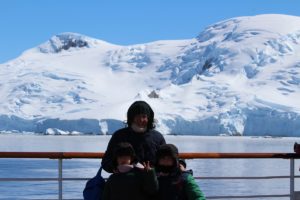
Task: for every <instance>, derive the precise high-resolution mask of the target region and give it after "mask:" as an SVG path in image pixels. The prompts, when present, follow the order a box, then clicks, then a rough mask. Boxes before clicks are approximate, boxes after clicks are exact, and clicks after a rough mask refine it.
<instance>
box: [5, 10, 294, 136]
mask: <svg viewBox="0 0 300 200" xmlns="http://www.w3.org/2000/svg"><path fill="white" fill-rule="evenodd" d="M140 99H142V100H145V101H147V102H148V103H149V104H150V105H151V106H152V107H153V109H154V111H155V118H156V119H157V122H158V123H157V128H158V130H160V131H161V132H162V133H164V134H169V133H173V134H193V135H219V134H229V135H236V134H238V135H239V134H242V135H272V136H300V101H299V99H300V17H296V16H287V15H275V14H272V15H258V16H251V17H238V18H233V19H229V20H225V21H222V22H219V23H216V24H213V25H211V26H209V27H207V28H206V29H205V30H203V31H202V32H201V33H200V34H199V35H198V36H197V37H195V38H193V39H189V40H176V41H174V40H173V41H172V40H169V41H156V42H152V43H146V44H137V45H130V46H119V45H114V44H110V43H107V42H105V41H102V40H97V39H93V38H90V37H87V36H83V35H80V34H75V33H63V34H59V35H56V36H53V37H52V38H51V39H50V40H49V41H47V42H45V43H44V44H41V45H39V46H38V47H35V48H32V49H29V50H27V51H25V52H24V53H23V54H22V55H21V56H20V57H18V58H16V59H14V60H11V61H9V62H7V63H4V64H1V65H0V101H1V107H0V131H12V132H14V131H17V132H38V133H48V134H53V133H57V134H59V133H77V132H81V133H94V134H106V133H112V132H113V131H114V130H116V129H118V128H120V127H123V126H124V124H123V121H124V120H125V119H126V111H127V109H128V107H129V105H130V104H131V103H132V102H133V101H135V100H140Z"/></svg>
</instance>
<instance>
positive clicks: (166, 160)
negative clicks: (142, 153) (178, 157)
mask: <svg viewBox="0 0 300 200" xmlns="http://www.w3.org/2000/svg"><path fill="white" fill-rule="evenodd" d="M173 162H174V160H173V158H172V157H171V156H164V157H161V158H160V159H159V160H158V164H159V165H162V166H173Z"/></svg>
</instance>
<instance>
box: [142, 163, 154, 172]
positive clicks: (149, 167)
mask: <svg viewBox="0 0 300 200" xmlns="http://www.w3.org/2000/svg"><path fill="white" fill-rule="evenodd" d="M143 165H144V170H146V171H149V170H151V169H152V168H151V166H150V161H147V162H143Z"/></svg>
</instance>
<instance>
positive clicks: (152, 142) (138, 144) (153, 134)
mask: <svg viewBox="0 0 300 200" xmlns="http://www.w3.org/2000/svg"><path fill="white" fill-rule="evenodd" d="M120 142H128V143H130V144H131V145H132V146H133V148H134V151H135V153H136V157H137V161H138V162H140V163H143V162H146V161H150V164H151V165H152V166H153V165H154V163H155V157H156V156H155V154H156V151H157V149H158V147H159V146H160V145H162V144H165V143H166V141H165V139H164V137H163V135H162V134H161V133H160V132H158V131H156V130H149V131H147V132H145V133H136V132H134V131H133V130H132V129H131V128H129V127H126V128H123V129H120V130H118V131H116V132H115V133H114V134H113V135H112V137H111V139H110V141H109V143H108V146H107V149H106V151H105V154H104V157H103V159H102V162H101V164H102V167H103V169H104V170H105V171H107V172H110V173H112V172H113V166H112V157H113V149H114V147H115V146H116V145H117V144H118V143H120Z"/></svg>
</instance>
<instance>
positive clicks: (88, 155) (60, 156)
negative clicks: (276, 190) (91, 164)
mask: <svg viewBox="0 0 300 200" xmlns="http://www.w3.org/2000/svg"><path fill="white" fill-rule="evenodd" d="M103 155H104V153H102V152H0V158H33V159H36V158H40V159H57V160H58V177H57V178H15V177H14V178H1V177H0V181H5V182H6V181H10V182H11V181H16V182H24V181H58V199H59V200H62V199H63V187H62V186H63V181H86V180H88V179H89V178H64V177H63V165H62V162H63V160H64V159H101V158H102V157H103ZM179 157H180V158H183V159H289V160H290V175H289V176H249V177H248V176H247V177H243V176H242V177H234V176H231V177H217V176H215V177H195V178H196V179H202V180H204V179H208V180H209V179H216V180H218V179H220V180H234V179H236V180H237V179H240V180H247V179H252V180H254V179H290V193H289V194H276V195H236V196H209V197H207V199H242V198H247V199H250V198H252V199H253V198H271V197H273V198H280V197H289V198H290V200H295V192H294V188H295V178H300V176H295V174H294V170H295V166H294V165H295V164H294V160H295V159H300V154H296V153H180V154H179Z"/></svg>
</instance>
